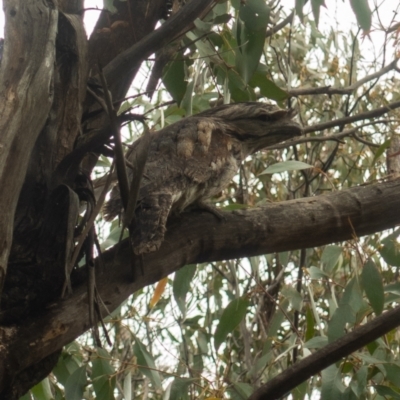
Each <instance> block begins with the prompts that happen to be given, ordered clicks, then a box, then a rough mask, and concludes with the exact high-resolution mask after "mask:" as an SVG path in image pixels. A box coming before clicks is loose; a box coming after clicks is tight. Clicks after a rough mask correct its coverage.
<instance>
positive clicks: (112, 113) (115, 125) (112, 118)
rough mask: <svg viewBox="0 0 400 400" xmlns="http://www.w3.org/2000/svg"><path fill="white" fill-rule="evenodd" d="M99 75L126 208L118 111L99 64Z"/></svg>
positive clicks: (126, 184) (126, 177) (124, 170)
mask: <svg viewBox="0 0 400 400" xmlns="http://www.w3.org/2000/svg"><path fill="white" fill-rule="evenodd" d="M99 76H100V80H101V84H102V86H103V91H104V99H105V101H106V105H107V113H108V117H109V118H110V124H111V129H112V132H113V136H114V144H115V147H114V151H115V166H116V170H117V176H118V184H119V190H120V193H121V200H122V205H123V206H124V209H125V210H126V208H127V206H128V199H129V182H128V174H127V172H126V167H125V156H124V150H123V148H122V142H121V132H120V129H119V126H118V122H117V112H116V111H115V109H114V107H113V104H112V101H111V94H110V91H109V90H108V86H107V81H106V79H105V77H104V74H103V71H102V69H101V68H100V66H99Z"/></svg>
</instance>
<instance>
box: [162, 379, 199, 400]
mask: <svg viewBox="0 0 400 400" xmlns="http://www.w3.org/2000/svg"><path fill="white" fill-rule="evenodd" d="M196 380H197V379H189V378H175V379H174V381H173V382H172V385H171V391H170V394H169V398H168V399H169V400H175V399H176V400H189V399H190V396H189V395H190V393H189V387H190V385H191V384H192V383H193V382H195V381H196Z"/></svg>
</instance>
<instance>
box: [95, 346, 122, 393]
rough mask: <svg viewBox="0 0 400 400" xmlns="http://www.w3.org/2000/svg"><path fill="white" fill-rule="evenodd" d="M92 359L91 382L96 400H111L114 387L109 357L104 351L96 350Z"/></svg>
mask: <svg viewBox="0 0 400 400" xmlns="http://www.w3.org/2000/svg"><path fill="white" fill-rule="evenodd" d="M96 353H97V354H96V355H94V356H93V357H92V375H91V378H92V382H93V389H94V391H95V393H96V400H113V399H114V389H115V385H116V380H115V376H114V375H115V369H114V367H113V366H112V365H111V356H110V354H109V353H108V352H107V351H106V350H105V349H100V348H98V349H97V351H96Z"/></svg>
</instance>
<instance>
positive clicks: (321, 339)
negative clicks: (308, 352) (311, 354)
mask: <svg viewBox="0 0 400 400" xmlns="http://www.w3.org/2000/svg"><path fill="white" fill-rule="evenodd" d="M327 344H328V338H327V337H326V336H315V337H313V338H312V339H310V340H308V341H307V342H306V343H304V347H305V348H307V349H322V348H323V347H325V346H326V345H327Z"/></svg>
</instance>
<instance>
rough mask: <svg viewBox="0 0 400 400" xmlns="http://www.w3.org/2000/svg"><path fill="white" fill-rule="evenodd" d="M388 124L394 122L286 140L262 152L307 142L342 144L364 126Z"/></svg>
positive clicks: (380, 122)
mask: <svg viewBox="0 0 400 400" xmlns="http://www.w3.org/2000/svg"><path fill="white" fill-rule="evenodd" d="M390 122H394V121H392V120H390V119H383V120H377V121H371V122H367V123H365V124H362V125H360V126H357V127H355V128H352V129H347V130H345V131H342V132H338V133H335V134H333V135H326V136H324V135H321V136H313V137H302V138H300V139H295V140H288V141H286V142H284V143H279V144H276V145H274V146H269V147H266V148H265V149H264V150H277V149H286V148H288V147H290V146H296V145H298V144H302V143H309V142H326V141H328V140H332V141H335V142H340V143H344V142H343V141H342V139H343V138H345V137H347V136H354V135H355V133H356V132H357V131H358V130H359V129H361V128H364V127H365V126H371V125H376V124H387V123H390ZM368 145H371V146H372V145H373V146H380V145H377V144H376V143H371V142H368Z"/></svg>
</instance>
